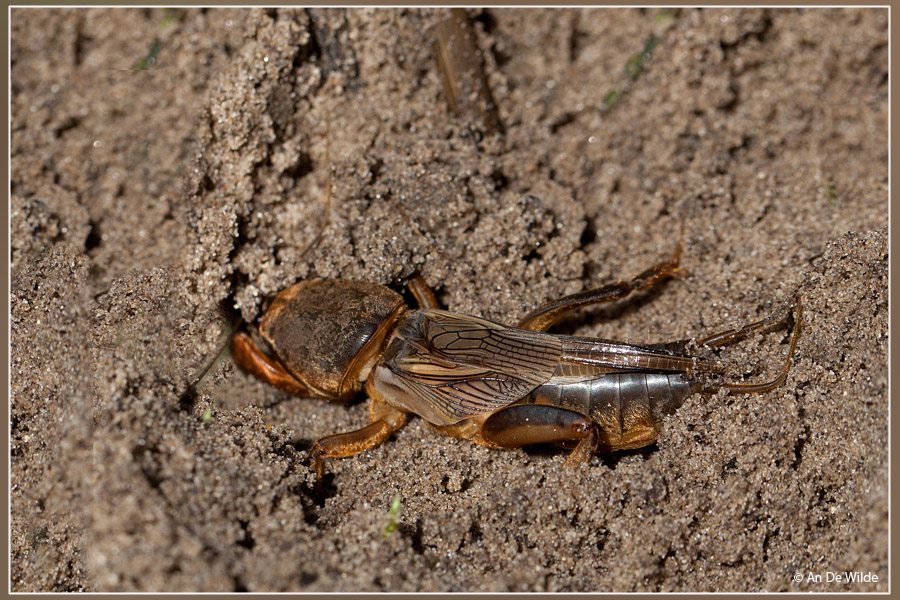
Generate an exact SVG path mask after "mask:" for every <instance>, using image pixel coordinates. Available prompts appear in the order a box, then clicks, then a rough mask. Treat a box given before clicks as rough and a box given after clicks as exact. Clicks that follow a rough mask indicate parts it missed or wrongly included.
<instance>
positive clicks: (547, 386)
mask: <svg viewBox="0 0 900 600" xmlns="http://www.w3.org/2000/svg"><path fill="white" fill-rule="evenodd" d="M680 254H681V246H680V244H679V246H678V248H677V249H676V251H675V252H674V253H673V255H672V257H671V258H669V259H668V260H666V261H664V262H662V263H659V264H657V265H654V266H652V267H650V268H649V269H647V270H645V271H644V272H642V273H640V274H639V275H637V276H635V277H633V278H631V279H630V280H620V281H615V282H612V283H608V284H606V285H603V286H601V287H598V288H595V289H590V290H587V291H583V292H579V293H576V294H572V295H569V296H564V297H562V298H559V299H556V300H551V301H549V302H546V303H544V304H542V305H540V306H539V307H538V308H536V309H535V310H533V311H532V312H531V313H529V314H528V315H526V316H525V317H524V318H523V319H522V320H521V321H519V322H518V323H517V324H516V325H515V326H514V327H511V326H507V325H503V324H500V323H494V322H491V321H488V320H485V319H482V318H479V317H476V316H470V315H464V314H457V313H452V312H448V311H445V310H441V309H440V308H439V306H438V301H437V299H436V297H435V295H434V292H433V291H432V290H431V289H430V288H429V287H428V285H427V284H426V282H425V280H424V279H423V278H422V277H421V276H419V275H415V276H413V277H412V278H411V279H410V281H409V283H408V287H409V289H410V292H411V293H412V295H413V296H414V298H415V299H416V301H417V302H418V304H419V308H418V309H412V308H410V307H409V306H407V305H406V303H405V302H404V300H403V297H402V296H401V295H400V294H399V293H397V292H396V291H394V290H392V289H390V288H389V287H386V286H384V285H379V284H374V283H366V282H362V281H349V280H341V279H311V280H304V281H300V282H299V283H296V284H294V285H293V286H291V287H288V288H287V289H285V290H283V291H282V292H280V293H279V294H278V295H277V297H276V298H275V299H274V301H273V302H272V304H271V306H270V307H269V308H268V310H267V311H266V312H265V314H264V315H263V316H262V318H261V320H260V323H259V334H260V336H261V338H262V340H263V341H264V342H265V344H266V345H267V346H268V350H269V351H268V352H266V351H263V350H262V349H261V348H260V346H259V345H258V344H257V343H256V342H255V341H254V340H253V338H252V337H251V336H250V335H249V334H248V333H246V332H240V333H238V334H237V335H236V336H235V337H234V338H233V340H232V353H233V356H234V359H235V361H236V362H237V364H238V365H239V366H240V367H242V368H243V369H244V370H245V371H247V372H249V373H250V374H252V375H254V376H256V377H258V378H259V379H261V380H262V381H265V382H266V383H269V384H271V385H274V386H276V387H279V388H282V389H284V390H287V391H289V392H291V393H293V394H296V395H298V396H303V397H310V398H322V399H326V400H349V399H350V398H352V397H354V396H355V395H356V394H357V393H359V392H360V391H361V390H362V389H363V388H365V390H366V393H367V394H368V396H369V406H368V411H369V421H370V422H369V424H368V425H366V426H365V427H362V428H360V429H357V430H355V431H349V432H346V433H338V434H334V435H328V436H325V437H321V438H319V439H317V440H316V441H315V442H314V443H313V445H312V448H311V449H310V454H309V456H310V460H311V466H312V468H313V469H314V470H315V471H316V473H317V475H318V476H319V479H320V480H321V477H322V475H323V474H324V466H323V461H322V459H323V458H333V457H345V456H351V455H354V454H357V453H360V452H362V451H364V450H366V449H368V448H371V447H373V446H376V445H378V444H381V443H383V442H384V441H385V440H387V439H388V437H389V436H390V435H391V433H392V432H393V431H396V430H397V429H399V428H400V427H401V426H403V424H404V423H405V422H406V420H407V417H408V415H409V414H410V413H412V414H415V415H418V416H420V417H422V418H424V419H425V420H426V421H427V422H428V423H429V424H430V425H431V426H432V427H433V428H434V429H435V430H437V431H439V432H441V433H443V434H446V435H451V436H456V437H460V438H466V439H471V440H472V441H474V442H476V443H478V444H483V445H485V446H489V447H492V448H516V447H521V446H524V445H529V444H538V443H547V442H551V443H555V444H557V445H559V446H563V447H565V448H571V453H570V454H569V456H568V458H567V460H566V465H567V466H574V465H581V464H584V463H587V462H588V461H589V460H590V458H591V457H592V456H593V455H594V454H595V453H596V452H598V451H615V450H622V449H631V448H640V447H642V446H646V445H648V444H651V443H653V442H655V441H656V439H657V436H658V435H659V431H660V427H661V423H662V420H663V418H664V417H665V416H666V415H671V414H673V413H674V412H675V410H677V409H678V408H679V407H680V406H681V405H682V403H683V402H684V401H685V399H686V398H687V397H688V396H690V395H692V394H695V393H698V392H712V391H715V390H718V389H720V388H724V389H726V390H727V391H728V392H729V393H758V392H766V391H769V390H771V389H773V388H775V387H777V386H778V385H780V384H781V383H782V382H783V381H784V380H785V378H786V377H787V375H788V372H789V370H790V366H791V360H792V357H793V354H794V350H795V348H796V345H797V336H798V332H799V328H800V322H801V313H802V307H801V303H800V297H799V295H794V297H793V298H792V299H791V300H789V301H788V302H787V303H786V304H785V305H784V306H782V307H781V308H780V309H778V310H777V311H776V312H775V313H773V314H772V315H770V316H769V317H767V318H765V319H762V320H760V321H756V322H754V323H750V324H749V325H745V326H743V327H738V328H735V329H729V330H727V331H722V332H719V333H715V334H712V335H708V336H706V337H702V338H694V339H691V340H684V341H677V342H671V343H666V344H647V345H635V344H627V343H622V342H616V341H611V340H604V339H599V338H591V337H578V336H569V335H557V334H553V333H549V332H548V330H549V329H550V328H551V327H552V326H553V325H554V324H555V323H557V322H558V321H559V320H560V319H561V318H562V317H563V316H565V315H567V314H569V313H571V312H572V311H575V310H577V309H580V308H583V307H586V306H589V305H596V304H602V303H608V302H614V301H618V300H622V299H624V298H626V297H627V296H629V295H631V294H633V293H635V292H639V291H642V290H646V289H648V288H650V287H652V286H653V285H655V284H656V283H658V282H660V281H662V280H664V279H667V278H669V277H671V276H673V275H674V274H675V273H676V272H677V271H678V264H679V259H680ZM791 318H792V319H793V330H792V334H791V343H790V349H789V351H788V356H787V358H786V360H785V363H784V366H783V368H782V369H781V371H780V372H779V373H778V375H777V376H775V377H774V378H772V379H770V380H768V381H763V382H760V383H731V382H721V381H719V380H718V378H720V377H721V375H722V371H723V368H722V367H721V365H720V364H719V363H718V362H717V361H716V360H714V359H712V358H710V356H709V353H706V354H707V355H704V352H703V351H705V350H707V349H711V348H714V347H718V346H722V345H724V344H728V343H731V342H735V341H738V340H740V339H741V338H744V337H746V336H747V335H749V334H751V333H754V332H759V331H768V330H773V329H776V328H779V327H781V326H783V325H784V324H786V323H788V322H789V320H790V319H791Z"/></svg>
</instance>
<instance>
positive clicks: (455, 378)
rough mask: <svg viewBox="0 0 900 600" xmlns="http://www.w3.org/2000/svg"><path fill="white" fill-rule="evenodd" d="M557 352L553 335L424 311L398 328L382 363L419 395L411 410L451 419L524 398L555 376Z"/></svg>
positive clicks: (433, 419)
mask: <svg viewBox="0 0 900 600" xmlns="http://www.w3.org/2000/svg"><path fill="white" fill-rule="evenodd" d="M561 354H562V345H561V343H560V341H559V338H558V337H557V336H553V335H550V334H547V333H542V332H534V331H524V330H520V329H513V328H508V327H505V326H503V325H499V324H497V323H492V322H490V321H485V320H484V319H479V318H477V317H470V316H467V315H459V314H455V313H450V312H446V311H441V310H430V309H429V310H420V311H416V312H414V313H412V314H411V315H410V316H409V317H408V318H407V320H406V322H405V323H404V324H403V325H402V326H401V327H400V328H399V331H398V336H397V339H396V340H394V341H393V342H392V344H391V346H390V347H389V348H388V350H387V352H386V355H385V366H386V367H387V368H389V369H390V370H391V371H392V372H393V373H394V375H395V376H396V377H395V379H394V381H393V382H392V383H393V384H394V385H397V386H400V387H402V388H405V392H406V395H407V396H409V397H414V398H417V399H419V400H421V406H416V407H415V412H417V413H418V414H420V415H422V416H424V417H425V418H427V419H428V420H429V421H431V422H433V423H437V424H450V423H455V422H457V421H459V420H461V419H463V418H466V417H467V416H471V415H474V414H478V413H482V412H487V411H494V410H497V409H498V408H501V407H503V406H506V405H507V404H510V403H512V402H515V401H516V400H519V399H521V398H523V397H524V396H525V395H527V394H528V393H529V392H530V391H531V390H533V389H534V388H535V387H537V386H538V385H540V384H542V383H544V382H546V381H547V380H549V379H550V378H551V377H552V376H553V373H554V371H555V370H556V367H557V365H558V364H559V360H560V356H561ZM409 408H413V407H409Z"/></svg>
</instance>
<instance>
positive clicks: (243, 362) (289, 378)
mask: <svg viewBox="0 0 900 600" xmlns="http://www.w3.org/2000/svg"><path fill="white" fill-rule="evenodd" d="M231 354H232V355H233V356H234V361H235V362H236V363H237V364H238V366H240V367H241V368H242V369H244V370H245V371H247V372H248V373H250V374H251V375H253V376H255V377H256V378H257V379H260V380H262V381H264V382H266V383H268V384H269V385H273V386H275V387H277V388H281V389H283V390H287V391H289V392H291V393H292V394H297V395H298V396H305V397H314V396H316V394H315V393H313V392H312V391H310V389H309V388H308V387H306V386H305V385H303V384H302V383H300V382H299V381H298V380H297V379H296V378H295V377H294V376H293V375H291V374H290V373H288V371H287V370H286V369H285V368H284V366H282V364H281V363H280V362H278V360H277V359H275V358H272V357H271V356H269V355H267V354H266V353H265V352H263V351H262V350H260V349H259V346H257V345H256V342H254V341H253V339H252V338H251V337H250V336H249V335H247V333H245V332H243V331H241V332H239V333H237V334H236V335H235V336H234V339H232V340H231Z"/></svg>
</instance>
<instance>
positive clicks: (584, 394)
mask: <svg viewBox="0 0 900 600" xmlns="http://www.w3.org/2000/svg"><path fill="white" fill-rule="evenodd" d="M694 391H695V390H694V389H692V386H691V382H690V381H689V380H688V379H687V377H686V376H685V374H684V373H639V372H633V373H606V374H603V375H598V376H597V377H594V378H593V379H586V380H583V381H577V382H571V383H553V382H552V380H551V382H548V383H546V384H544V385H542V386H539V387H538V388H536V389H535V390H534V391H533V392H532V393H531V401H533V402H535V403H536V404H550V405H553V406H558V407H560V408H567V409H569V410H573V411H575V412H578V413H581V414H583V415H587V416H589V417H590V418H591V420H592V421H594V423H596V424H597V425H598V427H599V428H600V429H601V430H602V434H601V446H605V447H607V448H608V449H613V450H616V449H624V448H639V447H641V446H645V445H647V444H650V443H652V442H653V441H655V440H656V434H657V431H658V429H659V424H660V423H661V421H662V419H663V418H664V417H665V416H666V415H671V414H672V413H674V412H675V411H676V410H677V409H678V408H679V407H680V406H681V405H682V404H683V403H684V400H685V399H686V398H687V397H688V396H690V395H691V394H692V393H694Z"/></svg>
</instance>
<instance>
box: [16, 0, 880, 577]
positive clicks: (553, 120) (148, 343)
mask: <svg viewBox="0 0 900 600" xmlns="http://www.w3.org/2000/svg"><path fill="white" fill-rule="evenodd" d="M470 15H471V16H472V17H473V19H474V20H475V25H476V33H477V40H478V45H479V47H480V49H481V50H482V58H483V61H484V68H485V71H486V73H487V78H488V82H489V86H490V88H491V91H492V93H493V95H494V98H495V99H496V101H497V105H498V110H499V116H500V119H501V121H502V123H503V126H504V131H503V133H501V134H498V135H490V134H486V135H484V136H483V138H482V139H479V138H481V136H480V135H479V133H480V132H479V131H478V129H477V126H476V127H474V128H473V127H472V124H471V123H468V124H467V123H466V121H465V119H460V118H456V117H454V116H453V115H451V114H449V112H448V108H447V104H446V101H445V97H444V91H443V87H442V83H441V76H440V73H439V72H438V70H437V69H436V68H435V63H434V57H433V52H432V45H431V44H432V41H433V39H434V31H435V30H434V27H435V24H436V23H437V22H438V21H440V20H442V19H444V18H445V16H446V13H444V12H443V11H431V10H427V11H421V10H322V9H310V10H294V9H277V10H258V11H248V10H223V9H210V10H199V9H178V10H171V9H127V10H117V9H88V10H85V9H54V10H47V9H15V10H13V11H12V17H11V19H12V123H11V125H12V149H11V151H12V175H11V176H12V197H11V231H12V237H11V244H12V246H11V251H12V279H11V283H12V289H11V296H10V299H11V321H12V323H11V343H12V357H11V365H10V366H11V380H12V382H11V385H12V400H11V433H12V439H11V448H10V451H11V461H12V486H11V506H12V530H11V535H12V538H11V545H12V550H11V552H12V556H11V561H12V562H11V566H12V571H11V584H12V588H13V590H16V591H38V590H40V591H49V590H107V591H113V590H145V591H147V590H170V591H175V590H184V591H186V590H204V591H209V590H250V591H274V590H303V591H311V590H323V591H331V590H343V591H351V590H435V591H460V590H467V591H476V590H520V591H524V590H528V591H537V590H550V591H582V590H620V591H652V590H679V591H686V590H714V591H732V590H753V591H756V590H772V591H776V590H777V591H845V590H887V585H888V571H887V516H888V512H887V489H888V488H887V466H888V452H887V430H888V424H887V418H886V416H887V408H888V404H887V402H888V398H887V364H886V355H887V347H888V336H887V331H888V329H887V328H888V323H887V321H888V319H887V315H888V311H887V307H888V304H887V274H888V273H887V258H888V256H887V225H888V223H887V93H888V71H887V51H888V45H887V26H888V23H887V11H886V10H884V9H881V10H876V9H858V10H857V9H852V10H845V9H833V10H831V9H829V10H825V9H811V10H793V9H792V10H787V9H785V10H779V9H750V10H737V9H726V8H722V9H710V10H679V11H674V12H673V11H666V10H662V9H647V10H642V9H627V10H499V9H490V10H484V11H482V10H473V11H470ZM651 35H652V36H654V37H655V39H657V40H658V42H657V43H656V46H655V48H652V56H650V57H649V59H648V60H643V61H642V59H637V60H635V57H636V56H639V55H640V54H641V52H642V51H643V50H644V49H645V47H646V46H647V41H648V40H649V39H650V36H651ZM154 40H158V45H157V47H156V52H155V54H156V60H155V62H153V64H152V65H150V68H149V69H148V70H133V69H132V68H133V67H134V66H136V63H138V62H139V61H140V60H141V59H142V57H146V56H148V55H150V54H153V53H154V52H151V51H150V50H148V49H150V48H151V45H152V44H153V42H154ZM645 58H647V57H645ZM641 63H642V64H641ZM138 66H139V65H138ZM639 66H642V68H641V69H637V68H636V67H639ZM629 69H630V71H629ZM637 71H640V72H637ZM613 90H617V91H618V92H619V97H618V100H617V101H615V102H612V103H611V106H605V105H604V102H603V101H604V99H607V100H608V101H610V100H611V99H612V98H613V96H614V95H615V92H613ZM611 92H613V94H612V95H610V93H611ZM476 125H477V124H476ZM329 185H330V186H331V188H332V194H331V210H330V211H329V212H327V213H326V208H325V207H326V205H327V204H328V195H327V193H326V190H327V188H328V187H329ZM326 214H327V218H328V226H327V229H326V230H325V232H324V234H323V236H322V237H321V239H319V240H318V241H317V242H316V243H315V244H313V246H312V247H311V248H310V249H309V251H308V252H305V253H304V251H305V249H306V248H307V247H308V246H309V245H310V242H311V241H313V240H314V238H315V235H316V233H317V231H318V226H319V223H320V222H321V219H322V218H323V215H326ZM682 224H683V225H684V238H683V241H684V248H685V250H684V257H683V263H682V264H683V266H684V270H685V272H686V273H685V276H684V277H682V278H680V279H676V280H673V281H670V282H668V283H667V284H665V285H663V286H660V288H659V289H657V290H654V292H652V293H650V294H648V295H646V296H645V297H643V298H641V299H638V300H636V301H630V302H627V303H625V305H624V306H621V307H618V308H614V309H603V310H599V309H595V310H589V311H586V312H585V314H584V315H581V316H579V317H577V318H575V319H572V320H570V321H568V322H566V323H565V324H564V326H563V327H562V329H561V330H562V331H568V332H577V333H578V334H581V335H599V336H605V337H611V338H614V339H620V340H624V341H632V342H660V341H667V340H674V339H681V338H685V337H690V336H692V335H699V334H705V333H709V332H712V331H716V330H718V329H721V328H723V327H730V326H734V325H737V324H740V323H743V322H746V321H749V320H753V319H757V318H760V317H761V316H763V315H765V314H768V313H769V312H771V311H772V310H773V309H774V308H775V307H777V306H778V305H779V304H780V303H782V302H783V301H785V300H786V299H787V298H789V297H790V295H791V294H792V293H793V292H794V291H795V290H796V289H798V288H799V289H801V290H802V291H803V297H804V299H805V311H806V312H805V323H804V327H803V332H802V339H801V340H800V343H799V347H798V349H797V357H796V365H795V367H794V369H793V370H792V372H791V375H790V377H789V379H788V381H787V382H786V383H785V384H784V385H782V386H781V387H779V388H778V389H776V390H774V391H772V392H770V393H766V394H762V395H752V396H725V395H723V394H718V395H706V396H695V397H693V398H692V399H691V400H689V401H688V402H687V404H686V405H685V406H684V407H683V408H682V409H681V411H680V412H679V413H678V414H677V415H676V416H675V417H674V418H671V419H669V420H668V421H667V422H666V424H665V426H664V427H663V430H662V433H661V436H660V439H659V441H658V443H657V444H656V445H655V446H652V447H650V448H647V449H645V450H642V451H635V452H628V453H620V454H617V455H613V456H598V457H597V458H596V459H595V460H594V461H593V463H592V464H591V465H590V466H589V467H588V468H584V469H580V470H566V469H563V468H562V463H563V460H564V458H565V455H564V454H563V453H560V452H559V451H556V450H553V449H547V448H537V449H528V450H517V451H508V452H502V451H493V450H489V449H487V448H483V447H479V446H476V445H474V444H471V443H468V442H465V441H463V440H457V439H451V438H446V437H442V436H439V435H437V434H436V433H434V432H433V431H432V430H430V429H429V428H428V427H427V425H426V424H425V423H424V422H423V421H422V420H421V419H412V421H411V422H410V423H409V424H408V425H407V426H406V427H405V428H403V429H402V430H400V431H398V432H397V433H396V434H395V435H394V436H393V439H392V440H391V441H390V443H387V444H385V445H383V446H382V447H379V448H377V449H374V450H371V451H369V452H366V453H364V454H361V455H359V456H356V457H353V458H348V459H344V460H334V461H331V462H330V463H329V465H328V468H329V470H330V472H331V473H332V474H333V477H329V478H328V482H327V488H326V491H327V495H326V496H327V497H326V498H325V499H324V501H321V502H317V501H316V500H315V499H313V498H312V497H310V495H309V493H308V486H309V484H310V481H311V480H310V477H309V475H308V472H307V470H306V468H305V467H304V465H303V462H304V458H305V448H307V447H308V445H309V443H310V441H311V440H313V439H315V438H316V437H318V436H320V435H324V434H328V433H333V432H336V431H343V430H347V429H350V428H353V427H357V426H360V425H362V424H363V423H365V420H366V414H365V404H364V403H356V404H352V405H350V406H349V407H344V406H340V405H334V404H328V403H324V402H321V401H315V400H304V399H296V398H293V397H290V396H289V395H287V394H286V393H283V392H280V391H278V390H275V389H272V388H269V387H266V386H264V385H263V384H261V383H258V382H256V381H255V380H253V379H251V378H250V377H248V376H246V375H244V374H243V373H241V372H239V371H237V370H235V369H234V368H233V366H232V364H231V362H230V361H228V360H225V361H222V362H220V363H218V364H217V365H216V366H215V367H214V368H213V369H212V371H211V375H210V376H209V377H207V378H206V379H204V380H203V382H201V384H200V385H198V386H195V385H194V384H195V382H196V381H197V378H198V374H199V373H200V372H201V371H202V370H203V368H204V367H205V366H206V365H207V364H209V361H211V360H212V359H213V358H214V357H215V356H216V355H217V353H218V352H219V350H220V349H221V348H222V346H223V344H224V343H225V341H226V339H227V336H228V334H229V331H230V323H231V320H232V319H233V318H235V317H236V316H237V315H238V314H239V315H240V316H242V317H243V318H244V319H246V320H253V319H255V318H256V317H258V316H259V314H260V311H261V307H262V303H263V301H264V298H265V297H266V296H267V295H269V294H272V293H274V292H276V291H278V290H279V289H281V288H282V287H284V286H286V285H288V284H290V283H292V282H294V281H296V280H298V279H301V278H304V277H308V276H313V275H318V276H324V277H345V278H357V279H365V280H368V281H374V282H381V283H389V284H391V285H398V284H399V282H400V281H401V279H402V278H404V277H406V276H408V275H409V274H410V273H411V272H412V271H413V270H418V271H419V272H421V273H422V274H423V275H424V276H425V278H426V279H427V280H428V281H429V282H430V283H431V284H432V285H433V286H435V287H436V289H437V291H438V294H439V297H440V299H441V301H442V302H443V303H444V305H445V306H447V307H448V308H449V309H451V310H455V311H459V312H467V313H473V314H478V315H482V316H484V317H487V318H491V319H495V320H501V321H505V322H513V321H515V320H516V319H518V318H519V317H521V316H522V315H524V314H525V312H527V311H528V310H530V309H531V308H533V307H534V306H536V305H537V304H538V303H540V302H542V301H544V300H546V299H549V298H551V297H554V296H558V295H561V294H566V293H572V292H576V291H579V290H582V289H586V288H588V287H591V286H596V285H599V284H602V283H604V282H606V281H608V280H611V279H615V278H619V277H625V276H630V275H633V274H636V273H637V272H639V271H641V270H642V269H644V268H645V267H647V266H649V265H650V264H653V263H655V262H658V261H660V260H662V259H664V258H665V257H667V256H668V255H669V254H670V253H671V251H672V249H673V248H674V245H675V243H676V242H677V240H678V236H679V230H680V227H681V226H682ZM787 339H788V336H787V335H786V333H785V332H783V331H782V332H776V333H772V334H767V335H764V336H757V337H755V338H753V339H751V340H749V341H748V342H746V343H744V344H742V345H740V346H738V347H734V348H731V349H729V351H728V353H727V356H728V360H729V364H730V365H731V367H732V368H733V369H735V371H734V372H735V373H736V374H737V375H738V376H740V375H745V376H747V377H748V378H749V379H759V378H761V377H764V376H765V375H766V374H768V373H771V372H773V370H774V369H776V368H777V365H779V364H780V361H781V360H783V357H784V355H785V352H786V348H787V345H786V344H787ZM395 495H399V496H400V498H401V501H402V505H401V513H400V517H399V525H398V528H397V530H396V531H394V532H393V533H391V534H389V535H385V533H384V532H385V527H386V524H387V521H388V507H389V506H390V504H391V500H392V498H393V497H394V496H395ZM857 570H858V571H862V572H864V573H865V572H871V573H874V574H876V575H877V576H878V582H877V583H868V584H862V583H859V584H850V585H847V584H837V583H821V584H816V583H811V582H809V583H808V582H805V581H804V582H803V583H800V584H795V583H793V582H792V577H793V576H794V574H795V573H800V574H802V576H803V577H804V579H805V577H806V575H807V574H808V573H814V574H820V575H823V576H825V575H826V574H827V572H842V571H857Z"/></svg>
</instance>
